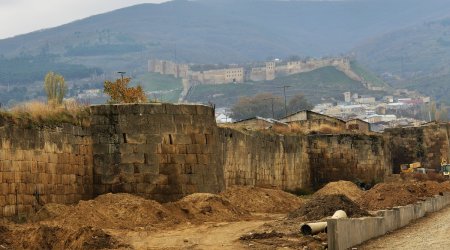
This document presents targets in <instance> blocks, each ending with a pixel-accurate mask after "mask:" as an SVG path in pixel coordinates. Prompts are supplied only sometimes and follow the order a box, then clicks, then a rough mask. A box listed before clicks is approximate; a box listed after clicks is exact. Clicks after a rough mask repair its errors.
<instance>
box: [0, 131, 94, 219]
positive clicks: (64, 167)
mask: <svg viewBox="0 0 450 250" xmlns="http://www.w3.org/2000/svg"><path fill="white" fill-rule="evenodd" d="M0 138H1V140H0V217H1V216H5V217H7V216H13V215H20V214H28V213H31V212H34V211H36V210H37V209H39V208H40V206H42V205H44V204H46V203H63V204H71V203H75V202H77V201H79V200H81V199H90V198H92V187H93V178H92V146H91V139H90V135H89V132H88V131H87V130H85V129H83V128H81V127H77V126H72V125H64V126H62V127H57V128H53V129H51V128H31V127H27V128H22V127H20V126H17V125H14V126H13V125H9V124H7V123H5V124H3V125H0Z"/></svg>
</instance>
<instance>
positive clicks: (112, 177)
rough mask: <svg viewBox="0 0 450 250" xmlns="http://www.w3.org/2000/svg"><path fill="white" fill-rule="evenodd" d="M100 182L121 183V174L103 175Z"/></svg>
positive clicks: (107, 183) (108, 183)
mask: <svg viewBox="0 0 450 250" xmlns="http://www.w3.org/2000/svg"><path fill="white" fill-rule="evenodd" d="M100 183H101V184H106V185H113V184H117V183H119V176H117V175H102V176H101V177H100Z"/></svg>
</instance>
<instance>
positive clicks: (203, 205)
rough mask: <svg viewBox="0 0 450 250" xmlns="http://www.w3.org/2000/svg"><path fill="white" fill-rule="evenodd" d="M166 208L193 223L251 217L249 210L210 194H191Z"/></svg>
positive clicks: (166, 205) (167, 204)
mask: <svg viewBox="0 0 450 250" xmlns="http://www.w3.org/2000/svg"><path fill="white" fill-rule="evenodd" d="M164 207H165V208H166V209H167V210H168V211H171V212H172V213H173V214H174V215H175V216H177V217H183V218H185V219H187V220H189V221H190V222H192V223H201V222H205V221H236V220H242V219H247V218H249V217H250V213H249V212H248V211H247V210H245V209H243V208H240V207H237V206H235V205H233V204H232V203H231V202H230V201H229V200H227V199H225V198H223V197H222V196H219V195H215V194H208V193H195V194H191V195H188V196H186V197H184V198H183V199H181V200H179V201H177V202H171V203H166V204H164Z"/></svg>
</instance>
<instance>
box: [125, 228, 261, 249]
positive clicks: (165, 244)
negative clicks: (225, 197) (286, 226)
mask: <svg viewBox="0 0 450 250" xmlns="http://www.w3.org/2000/svg"><path fill="white" fill-rule="evenodd" d="M266 222H268V221H241V222H222V223H205V224H203V225H200V226H198V225H196V226H191V227H183V228H179V229H175V230H167V231H162V232H157V233H147V232H133V233H129V234H128V235H127V237H126V238H128V243H129V244H130V245H131V246H132V247H134V248H135V249H165V250H168V249H243V248H244V245H242V243H241V242H239V237H240V236H241V235H242V234H244V233H247V232H249V231H251V230H254V229H255V228H258V227H260V226H261V225H263V224H264V223H266Z"/></svg>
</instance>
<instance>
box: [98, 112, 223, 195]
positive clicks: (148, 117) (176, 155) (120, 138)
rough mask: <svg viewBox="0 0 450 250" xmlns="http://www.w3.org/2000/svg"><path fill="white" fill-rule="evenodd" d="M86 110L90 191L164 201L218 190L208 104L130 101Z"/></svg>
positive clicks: (219, 177) (219, 175) (219, 176)
mask: <svg viewBox="0 0 450 250" xmlns="http://www.w3.org/2000/svg"><path fill="white" fill-rule="evenodd" d="M91 111H92V124H91V130H92V137H93V142H94V146H93V149H94V150H93V154H94V156H93V157H94V183H95V186H94V191H95V195H101V194H104V193H108V192H115V193H116V192H126V193H134V194H138V195H141V196H143V197H147V198H151V199H155V200H158V201H163V202H164V201H172V200H176V199H179V198H182V197H184V196H186V195H188V194H192V193H196V192H210V193H217V192H219V191H221V190H222V189H223V185H224V184H223V171H222V168H221V165H220V164H219V162H218V156H217V152H216V151H215V150H214V149H215V148H216V145H217V136H218V132H217V126H216V123H215V118H214V111H213V109H212V108H210V107H207V106H199V105H197V106H196V105H172V104H140V105H131V104H130V105H99V106H93V107H91Z"/></svg>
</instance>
